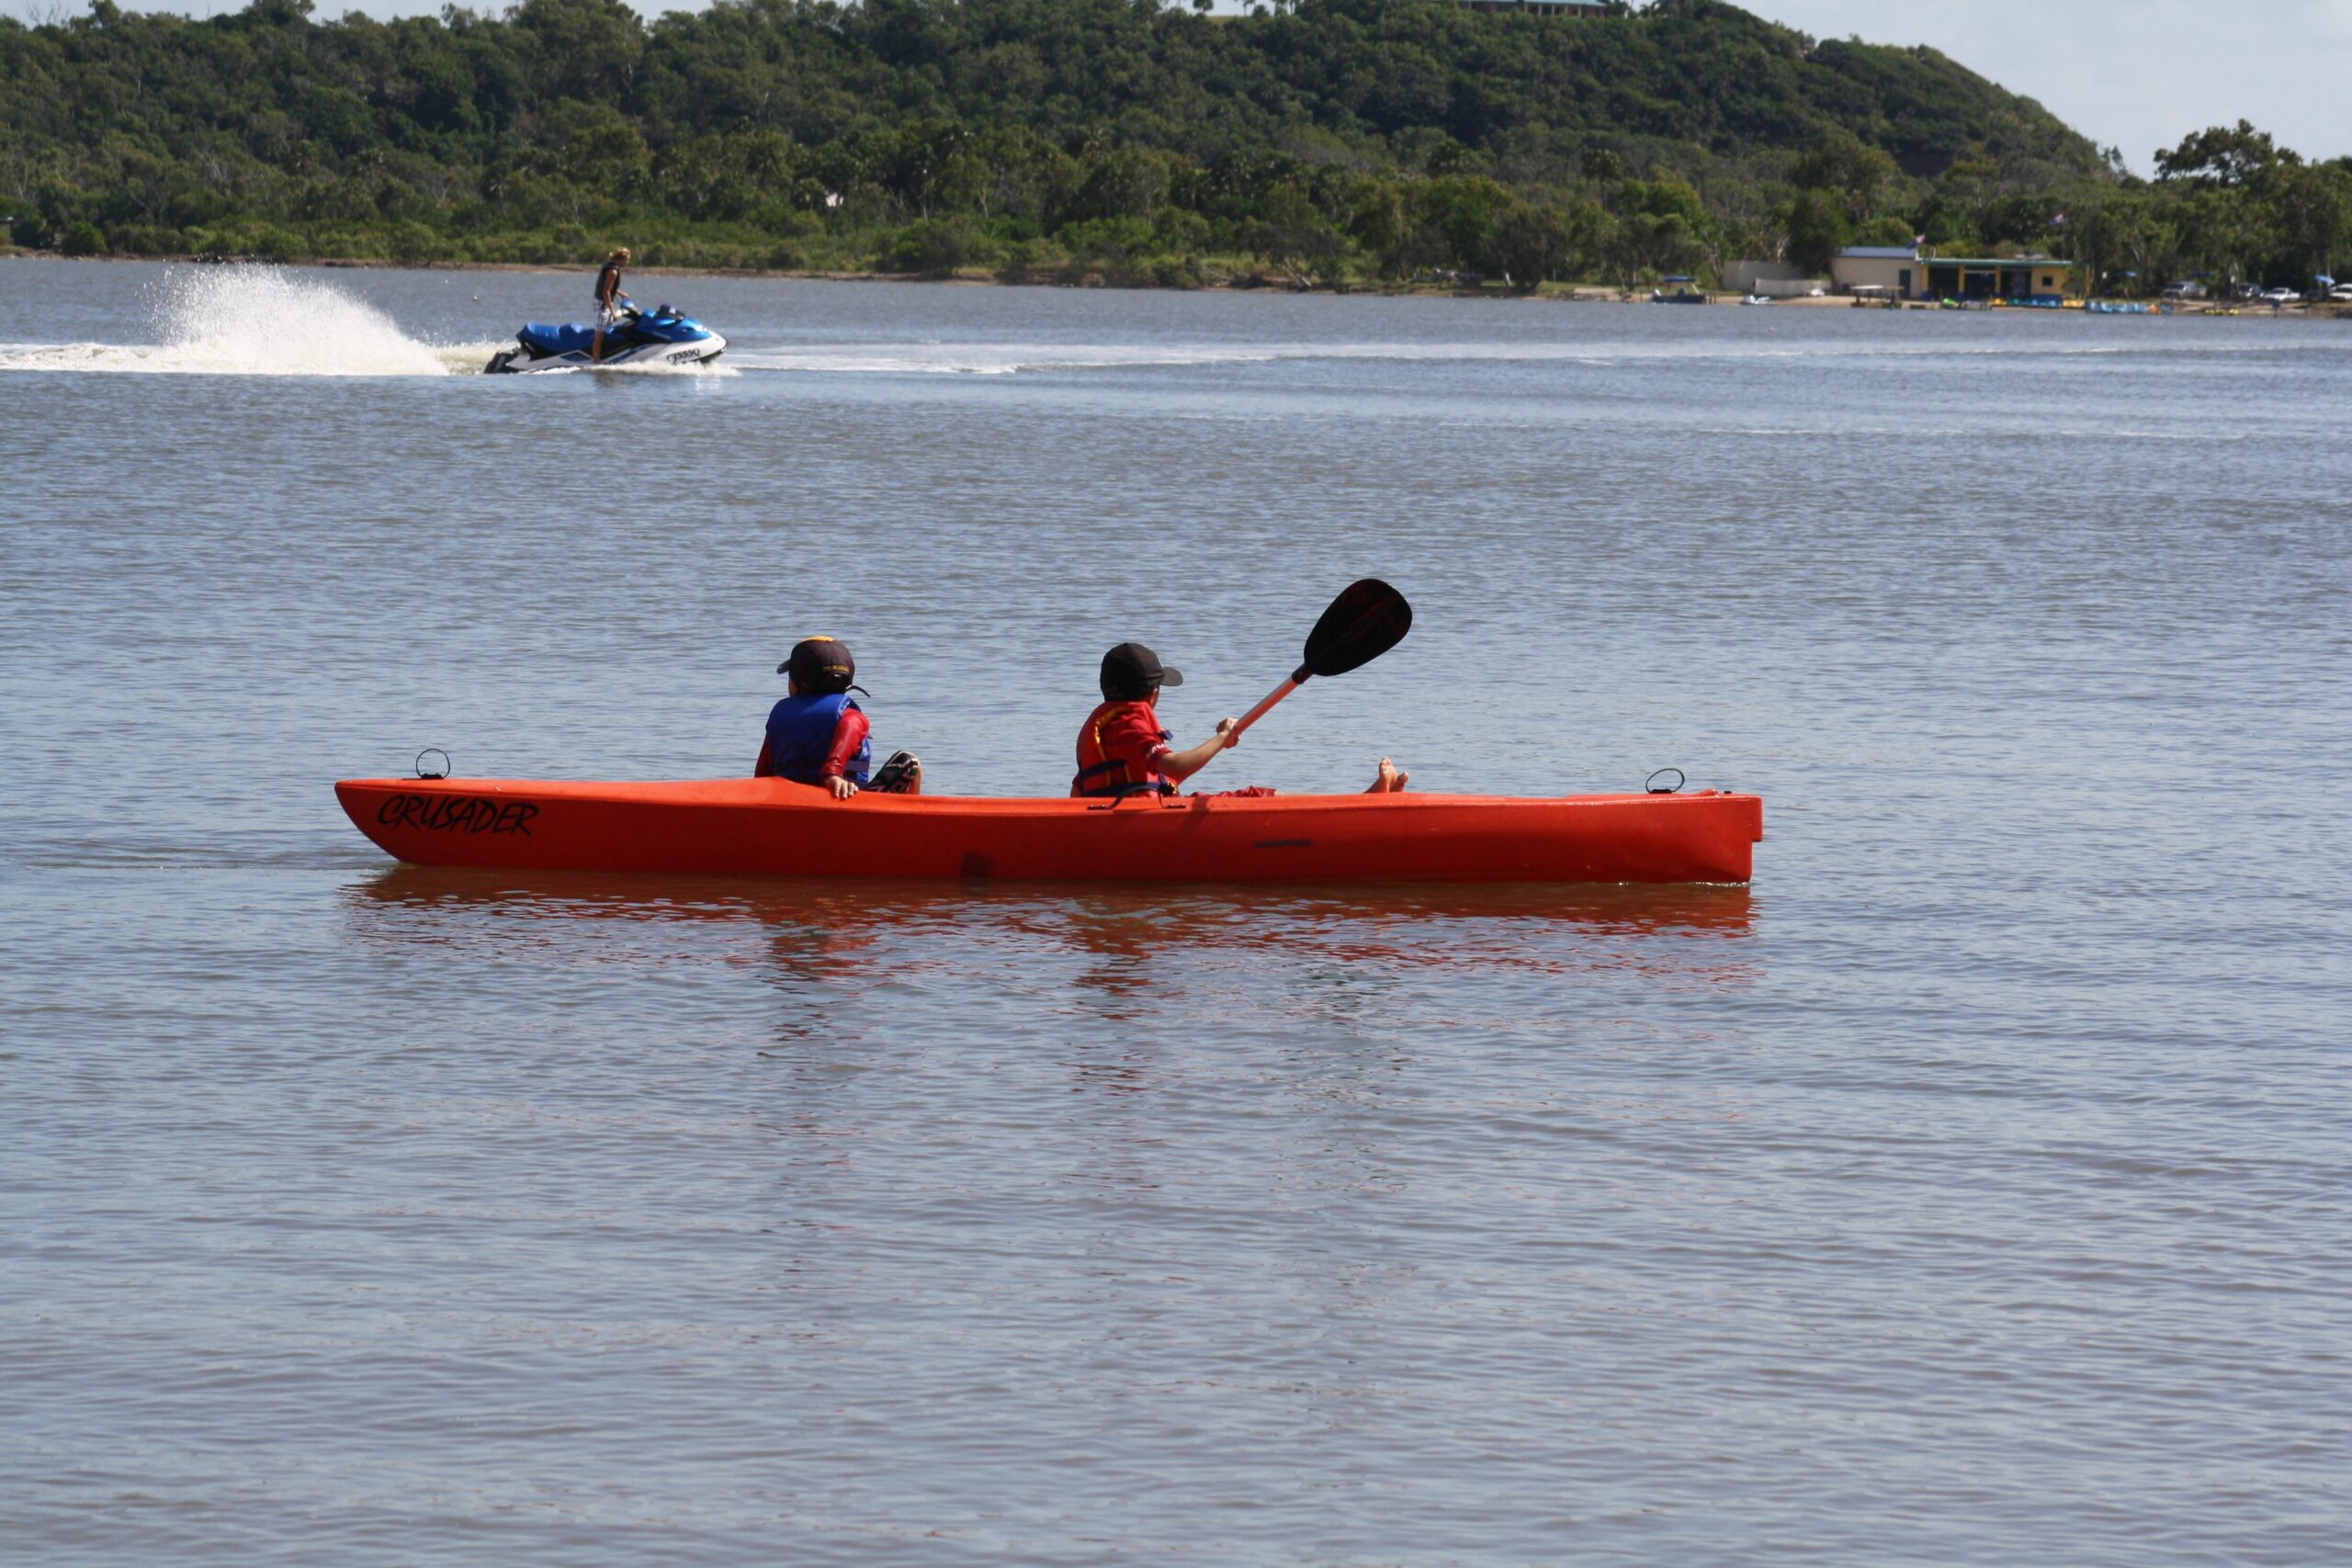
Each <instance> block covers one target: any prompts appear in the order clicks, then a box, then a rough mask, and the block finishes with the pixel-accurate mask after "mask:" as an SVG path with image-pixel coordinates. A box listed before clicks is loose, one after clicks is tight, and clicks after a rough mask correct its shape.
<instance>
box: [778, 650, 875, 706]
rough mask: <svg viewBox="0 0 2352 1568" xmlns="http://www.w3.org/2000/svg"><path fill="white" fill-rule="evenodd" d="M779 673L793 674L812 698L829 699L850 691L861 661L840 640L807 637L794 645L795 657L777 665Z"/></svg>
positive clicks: (801, 687)
mask: <svg viewBox="0 0 2352 1568" xmlns="http://www.w3.org/2000/svg"><path fill="white" fill-rule="evenodd" d="M775 672H776V673H777V674H779V675H790V676H791V677H792V678H793V679H794V680H796V681H797V682H800V689H801V690H802V691H804V692H806V693H808V694H809V695H810V696H820V697H821V696H829V695H831V694H832V693H835V692H846V691H848V690H849V683H850V682H852V681H854V680H856V679H857V660H855V659H853V658H852V657H850V651H849V644H847V643H845V642H843V641H842V640H841V639H840V638H839V637H802V638H801V639H800V640H799V641H798V642H797V643H794V644H793V645H792V657H791V658H789V659H787V660H785V661H784V662H783V663H781V664H779V665H777V666H776V667H775Z"/></svg>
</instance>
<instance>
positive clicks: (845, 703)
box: [768, 692, 874, 784]
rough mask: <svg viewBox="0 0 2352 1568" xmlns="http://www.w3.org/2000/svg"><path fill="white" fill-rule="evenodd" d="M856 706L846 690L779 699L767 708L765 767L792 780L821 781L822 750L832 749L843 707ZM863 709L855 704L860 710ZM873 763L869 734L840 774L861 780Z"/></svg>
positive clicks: (872, 743) (795, 781)
mask: <svg viewBox="0 0 2352 1568" xmlns="http://www.w3.org/2000/svg"><path fill="white" fill-rule="evenodd" d="M855 707H857V699H856V698H855V697H853V696H851V695H850V694H848V693H847V692H833V693H830V694H826V695H824V696H821V697H786V698H784V699H782V700H781V701H779V702H778V703H777V704H776V705H775V706H774V707H773V708H770V709H769V710H768V767H769V768H770V769H771V770H772V771H773V772H774V773H775V774H776V776H777V777H779V778H787V779H790V780H791V781H792V782H793V783H795V784H822V783H824V779H823V777H822V776H821V775H820V773H818V770H819V769H820V768H822V767H823V766H824V765H825V753H826V752H828V751H831V750H832V749H833V729H834V727H835V726H837V725H839V724H840V723H841V719H842V709H844V708H855ZM858 712H860V713H864V712H865V709H864V708H858ZM873 767H874V738H873V737H872V736H871V735H868V736H867V737H866V738H865V740H863V741H861V742H860V743H859V745H858V748H857V752H856V754H855V755H854V756H853V757H851V758H850V760H849V766H848V767H847V768H845V769H843V770H842V776H843V777H845V778H847V779H848V780H849V781H850V783H852V784H864V783H865V780H866V774H867V773H869V772H871V771H872V769H873Z"/></svg>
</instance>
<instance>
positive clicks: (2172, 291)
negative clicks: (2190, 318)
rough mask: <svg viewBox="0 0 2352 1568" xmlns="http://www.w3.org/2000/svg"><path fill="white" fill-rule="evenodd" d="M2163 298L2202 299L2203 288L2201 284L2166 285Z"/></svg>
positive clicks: (2203, 294) (2203, 295) (2203, 296)
mask: <svg viewBox="0 0 2352 1568" xmlns="http://www.w3.org/2000/svg"><path fill="white" fill-rule="evenodd" d="M2163 298H2165V299H2204V298H2205V286H2204V285H2203V284H2201V283H2167V284H2165V291H2164V295H2163Z"/></svg>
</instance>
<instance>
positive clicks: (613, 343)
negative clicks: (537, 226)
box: [482, 299, 727, 376]
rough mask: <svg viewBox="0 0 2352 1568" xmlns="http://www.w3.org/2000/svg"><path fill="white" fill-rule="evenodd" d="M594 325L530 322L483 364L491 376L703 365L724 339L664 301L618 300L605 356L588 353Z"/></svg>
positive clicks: (591, 344)
mask: <svg viewBox="0 0 2352 1568" xmlns="http://www.w3.org/2000/svg"><path fill="white" fill-rule="evenodd" d="M595 342H596V329H595V328H594V326H593V325H582V323H580V322H578V321H567V322H565V323H564V324H563V325H562V326H550V325H546V324H543V323H541V322H538V321H533V322H531V323H530V324H529V325H528V326H526V327H525V328H524V329H523V330H522V331H521V332H519V333H515V347H513V348H505V349H501V350H499V352H498V353H496V354H494V355H491V360H490V363H489V364H488V365H486V366H484V367H482V368H483V370H484V371H485V372H486V373H487V374H490V375H492V376H496V375H503V374H506V373H509V372H514V371H522V370H569V369H573V368H580V369H594V370H607V369H611V368H612V367H616V366H620V365H675V366H681V367H684V366H687V365H707V364H708V363H709V362H710V361H712V360H714V359H716V358H718V355H719V352H720V351H721V350H722V349H724V348H725V347H726V346H727V340H726V339H725V338H723V337H720V336H719V335H718V333H715V332H712V331H711V330H710V329H709V328H708V327H706V326H704V325H703V324H702V323H701V322H700V321H695V319H694V318H693V317H692V316H682V315H680V314H679V313H678V312H677V311H675V310H672V309H671V308H670V307H669V306H667V305H656V306H655V307H654V308H653V309H652V310H639V309H638V308H637V307H636V306H635V305H632V304H629V303H628V302H627V300H626V299H624V300H623V302H622V304H621V308H620V320H619V321H616V323H615V324H614V326H613V329H612V330H611V331H610V332H608V333H605V356H604V358H602V359H595V358H593V357H591V350H592V349H593V348H594V345H595Z"/></svg>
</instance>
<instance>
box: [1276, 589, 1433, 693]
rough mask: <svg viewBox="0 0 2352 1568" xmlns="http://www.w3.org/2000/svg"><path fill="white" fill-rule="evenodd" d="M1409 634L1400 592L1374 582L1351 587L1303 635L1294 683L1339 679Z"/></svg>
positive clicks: (1408, 609)
mask: <svg viewBox="0 0 2352 1568" xmlns="http://www.w3.org/2000/svg"><path fill="white" fill-rule="evenodd" d="M1412 629H1413V607H1412V606H1411V605H1410V604H1406V603H1405V596H1404V595H1403V594H1402V593H1399V592H1397V590H1395V589H1394V588H1391V587H1389V586H1388V584H1386V583H1385V582H1383V581H1380V580H1379V579H1378V578H1376V577H1367V578H1365V579H1363V581H1360V582H1351V583H1349V584H1348V585H1347V587H1345V588H1344V589H1342V590H1340V596H1339V597H1338V598H1337V599H1334V600H1332V601H1331V607H1330V608H1329V609H1328V610H1326V611H1324V612H1323V618H1322V619H1321V620H1319V621H1317V622H1316V623H1315V629H1314V630H1313V631H1311V632H1309V633H1307V634H1306V662H1305V663H1303V664H1301V665H1300V666H1299V671H1300V673H1299V674H1298V675H1297V676H1295V677H1294V679H1297V680H1304V679H1306V677H1307V676H1308V675H1344V674H1346V673H1347V672H1348V671H1351V670H1353V669H1356V668H1358V667H1359V666H1362V665H1365V664H1369V663H1371V662H1372V661H1373V660H1375V659H1377V658H1379V657H1380V656H1381V655H1382V654H1384V653H1385V652H1387V651H1388V650H1389V649H1392V648H1394V647H1396V646H1397V644H1398V643H1400V642H1402V641H1404V640H1405V634H1406V633H1407V632H1408V631H1411V630H1412Z"/></svg>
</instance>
